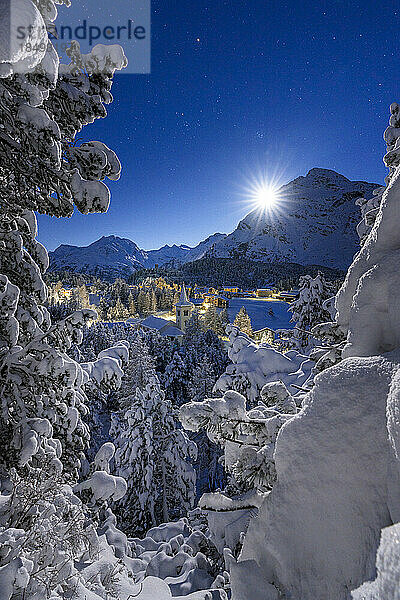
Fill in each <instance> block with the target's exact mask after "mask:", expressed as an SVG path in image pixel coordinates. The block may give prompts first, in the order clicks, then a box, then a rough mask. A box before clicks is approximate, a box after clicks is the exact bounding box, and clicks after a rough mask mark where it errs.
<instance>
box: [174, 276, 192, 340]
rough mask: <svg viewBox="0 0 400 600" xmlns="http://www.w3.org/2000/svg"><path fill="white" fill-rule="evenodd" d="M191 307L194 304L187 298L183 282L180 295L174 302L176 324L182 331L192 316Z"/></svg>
mask: <svg viewBox="0 0 400 600" xmlns="http://www.w3.org/2000/svg"><path fill="white" fill-rule="evenodd" d="M193 309H194V304H193V302H190V300H188V297H187V294H186V288H185V284H184V283H182V287H181V297H180V298H179V302H177V303H176V304H175V310H176V324H177V326H178V327H179V329H181V330H182V331H185V329H186V324H187V322H188V321H189V319H190V317H191V316H192V313H193Z"/></svg>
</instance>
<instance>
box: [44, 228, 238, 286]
mask: <svg viewBox="0 0 400 600" xmlns="http://www.w3.org/2000/svg"><path fill="white" fill-rule="evenodd" d="M224 237H226V234H222V233H216V234H214V235H212V236H210V237H208V238H207V239H206V240H204V241H203V242H200V244H198V245H197V246H195V247H194V248H191V247H189V246H185V245H181V246H176V245H173V246H168V245H167V246H163V247H162V248H160V249H159V250H149V251H146V250H142V249H140V248H139V247H138V246H137V244H135V242H132V241H131V240H128V239H125V238H120V237H117V236H115V235H109V236H103V237H102V238H100V239H99V240H97V241H95V242H93V243H92V244H90V245H89V246H70V245H67V244H62V245H61V246H59V247H58V248H57V249H56V250H54V252H50V269H53V270H58V269H68V270H72V271H78V272H81V273H82V272H84V273H90V274H97V275H107V276H109V277H117V276H121V277H122V276H127V275H130V274H131V273H133V272H134V271H136V270H137V269H140V268H142V267H146V268H151V267H154V265H160V266H161V265H167V264H168V265H174V264H182V263H185V262H191V261H193V260H197V259H198V258H201V257H202V256H204V255H205V254H206V253H207V251H208V250H209V249H210V248H211V247H212V246H213V245H215V244H216V243H218V242H220V241H221V240H222V239H223V238H224Z"/></svg>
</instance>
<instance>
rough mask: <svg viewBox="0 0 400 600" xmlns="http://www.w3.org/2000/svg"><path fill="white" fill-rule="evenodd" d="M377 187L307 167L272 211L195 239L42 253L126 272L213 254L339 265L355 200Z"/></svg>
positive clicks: (107, 239) (63, 262)
mask: <svg viewBox="0 0 400 600" xmlns="http://www.w3.org/2000/svg"><path fill="white" fill-rule="evenodd" d="M377 187H379V184H375V183H369V182H365V181H351V180H350V179H348V178H347V177H345V176H344V175H341V174H340V173H337V172H336V171H333V170H330V169H322V168H319V167H314V168H313V169H310V170H309V171H308V173H307V174H306V175H305V176H302V175H301V176H299V177H296V178H295V179H293V180H292V181H290V182H289V183H287V184H285V185H283V186H281V188H280V189H279V190H278V195H279V203H278V206H277V210H276V211H272V210H271V211H263V210H262V209H255V210H253V211H251V212H249V213H248V214H247V215H245V216H244V217H243V219H241V220H240V221H239V223H238V225H237V227H236V228H235V229H234V230H233V231H232V232H231V233H229V234H223V233H214V234H212V235H210V236H208V237H207V238H206V239H205V240H203V241H201V242H200V243H199V244H197V245H196V246H194V247H190V246H187V245H185V244H181V245H177V244H172V245H168V244H165V245H164V246H162V247H161V248H159V249H157V250H143V249H141V248H139V246H138V245H137V244H136V243H135V242H133V241H132V240H129V239H128V238H121V237H118V236H116V235H109V236H102V237H101V238H99V239H98V240H96V241H94V242H92V243H91V244H89V245H87V246H73V245H70V244H60V246H58V247H57V248H56V249H55V250H54V251H53V252H50V253H49V256H50V268H51V269H53V270H58V269H69V270H72V271H78V272H87V273H91V274H98V275H107V276H128V275H130V274H132V273H133V272H134V271H135V270H137V269H140V268H152V267H154V266H155V265H159V266H171V267H172V266H178V265H179V264H185V263H187V262H193V261H195V260H198V259H200V258H204V257H210V256H213V257H215V258H247V259H250V260H255V261H261V262H268V261H270V262H274V261H275V262H279V261H280V262H282V261H283V262H285V261H287V262H296V263H299V264H304V265H311V264H319V265H322V266H327V267H333V268H340V269H346V268H347V267H348V266H349V264H350V263H351V260H352V258H353V255H354V254H355V252H356V251H357V250H358V248H359V246H358V236H357V233H356V225H357V223H358V222H359V220H360V211H359V209H358V207H357V206H356V205H355V200H356V199H357V198H360V197H363V196H367V197H371V196H372V192H373V190H374V189H375V188H377Z"/></svg>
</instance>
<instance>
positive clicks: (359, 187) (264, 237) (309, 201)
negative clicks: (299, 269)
mask: <svg viewBox="0 0 400 600" xmlns="http://www.w3.org/2000/svg"><path fill="white" fill-rule="evenodd" d="M377 187H378V185H377V184H373V183H366V182H363V181H349V180H348V179H346V177H344V176H343V175H339V174H338V173H336V172H335V171H330V170H327V169H311V171H309V172H308V173H307V175H306V176H305V177H297V178H296V179H294V180H293V181H291V182H290V183H288V184H286V185H284V186H282V188H281V189H280V190H279V196H280V200H279V206H278V210H276V211H275V212H274V214H272V213H271V212H264V211H261V210H260V209H257V210H254V211H252V212H251V213H249V214H248V215H247V216H246V217H245V218H244V219H243V220H242V221H240V223H239V225H238V226H237V228H236V229H235V231H233V233H231V234H230V235H228V236H227V237H226V238H225V239H223V240H221V241H220V242H219V243H218V244H216V246H215V248H214V250H213V252H214V255H215V256H218V257H226V258H228V257H241V256H243V257H244V256H245V257H246V258H249V259H253V260H263V261H264V260H265V261H270V260H280V261H282V260H284V261H285V260H287V261H290V262H296V263H300V264H303V265H311V264H318V265H324V266H327V267H337V268H347V267H348V266H349V265H350V263H351V261H352V258H353V255H354V254H355V252H356V251H357V250H358V249H359V244H358V236H357V233H356V225H357V223H358V222H359V221H360V211H359V208H358V207H357V206H356V205H355V200H356V198H357V197H360V196H361V197H362V196H364V195H365V196H366V197H367V198H369V197H370V196H372V191H373V190H374V189H375V188H377Z"/></svg>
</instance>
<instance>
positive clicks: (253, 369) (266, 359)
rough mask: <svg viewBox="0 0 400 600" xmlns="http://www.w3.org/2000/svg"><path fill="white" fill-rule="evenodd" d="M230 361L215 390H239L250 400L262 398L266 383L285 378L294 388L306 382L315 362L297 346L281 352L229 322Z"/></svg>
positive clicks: (283, 381) (293, 389)
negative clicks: (261, 342) (297, 348)
mask: <svg viewBox="0 0 400 600" xmlns="http://www.w3.org/2000/svg"><path fill="white" fill-rule="evenodd" d="M226 331H227V334H228V335H229V344H230V345H229V349H228V356H229V358H230V360H231V361H232V364H230V365H228V366H227V368H226V370H225V373H223V374H222V375H221V377H220V378H219V379H218V381H217V383H216V384H215V387H214V392H225V391H227V390H232V389H234V390H236V391H238V392H240V393H242V394H244V395H245V396H246V398H247V400H248V401H249V402H250V403H254V402H255V401H256V400H258V399H259V398H260V392H261V389H262V388H263V387H264V385H265V384H266V383H272V382H276V381H280V382H282V383H283V384H284V385H285V386H286V387H287V388H289V389H291V391H292V392H294V391H295V389H296V388H293V387H291V386H293V385H297V386H300V387H301V386H303V385H304V384H305V383H306V381H307V380H308V379H309V378H310V375H311V370H312V368H313V366H314V362H313V361H311V360H309V358H308V357H307V356H304V355H303V354H300V352H297V351H296V350H292V351H290V352H287V353H286V354H282V353H281V352H278V351H277V350H275V349H274V348H272V347H271V346H268V345H266V344H261V345H259V346H258V345H257V344H256V343H255V342H254V341H253V340H252V339H250V338H249V337H248V336H247V335H246V334H244V333H242V332H241V331H240V330H239V329H238V327H235V326H234V325H228V326H227V328H226Z"/></svg>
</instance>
